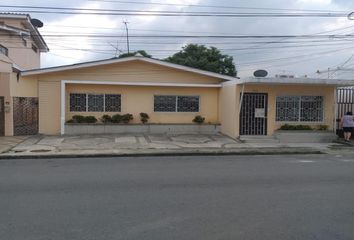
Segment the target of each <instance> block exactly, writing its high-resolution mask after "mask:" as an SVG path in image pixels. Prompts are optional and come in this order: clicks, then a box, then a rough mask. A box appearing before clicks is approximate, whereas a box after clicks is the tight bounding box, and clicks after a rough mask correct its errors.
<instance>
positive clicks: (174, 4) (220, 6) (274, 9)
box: [88, 0, 348, 13]
mask: <svg viewBox="0 0 354 240" xmlns="http://www.w3.org/2000/svg"><path fill="white" fill-rule="evenodd" d="M88 1H92V2H109V3H125V4H126V3H128V4H144V5H162V6H177V7H198V8H225V9H245V10H246V9H247V10H271V11H296V12H340V13H347V12H348V11H333V10H318V9H312V10H310V9H294V8H269V7H239V6H225V5H202V4H176V3H160V2H138V1H117V0H88Z"/></svg>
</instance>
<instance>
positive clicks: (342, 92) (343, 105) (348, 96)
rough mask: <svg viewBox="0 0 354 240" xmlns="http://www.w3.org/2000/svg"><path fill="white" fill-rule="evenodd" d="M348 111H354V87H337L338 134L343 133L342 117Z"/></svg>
mask: <svg viewBox="0 0 354 240" xmlns="http://www.w3.org/2000/svg"><path fill="white" fill-rule="evenodd" d="M346 112H354V87H343V88H338V89H337V127H336V129H337V134H338V135H342V131H341V128H340V124H339V123H340V119H341V118H342V116H343V115H344V114H345V113H346Z"/></svg>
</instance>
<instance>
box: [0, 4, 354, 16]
mask: <svg viewBox="0 0 354 240" xmlns="http://www.w3.org/2000/svg"><path fill="white" fill-rule="evenodd" d="M0 7H3V8H11V10H12V11H13V8H19V9H41V10H16V12H19V13H43V14H84V15H113V16H116V15H117V16H164V17H168V16H171V17H172V16H194V17H331V18H332V17H336V18H338V17H347V14H344V13H329V12H327V13H317V12H313V13H266V12H265V13H264V12H260V13H241V12H195V11H194V12H192V11H190V12H186V11H184V12H181V11H160V10H159V11H153V10H128V9H120V10H114V9H113V10H112V9H95V8H64V7H42V6H25V5H17V6H16V5H0ZM44 10H46V11H44ZM48 10H51V11H48ZM53 10H56V11H53ZM58 10H60V11H58ZM83 11H85V12H83Z"/></svg>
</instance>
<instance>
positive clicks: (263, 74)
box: [253, 70, 268, 77]
mask: <svg viewBox="0 0 354 240" xmlns="http://www.w3.org/2000/svg"><path fill="white" fill-rule="evenodd" d="M267 75H268V72H267V71H266V70H257V71H255V72H254V73H253V76H255V77H266V76H267Z"/></svg>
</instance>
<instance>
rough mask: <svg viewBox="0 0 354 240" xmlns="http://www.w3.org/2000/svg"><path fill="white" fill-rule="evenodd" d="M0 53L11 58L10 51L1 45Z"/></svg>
mask: <svg viewBox="0 0 354 240" xmlns="http://www.w3.org/2000/svg"><path fill="white" fill-rule="evenodd" d="M0 53H2V54H4V55H6V56H9V50H8V49H7V48H6V47H4V46H3V45H1V44H0Z"/></svg>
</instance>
